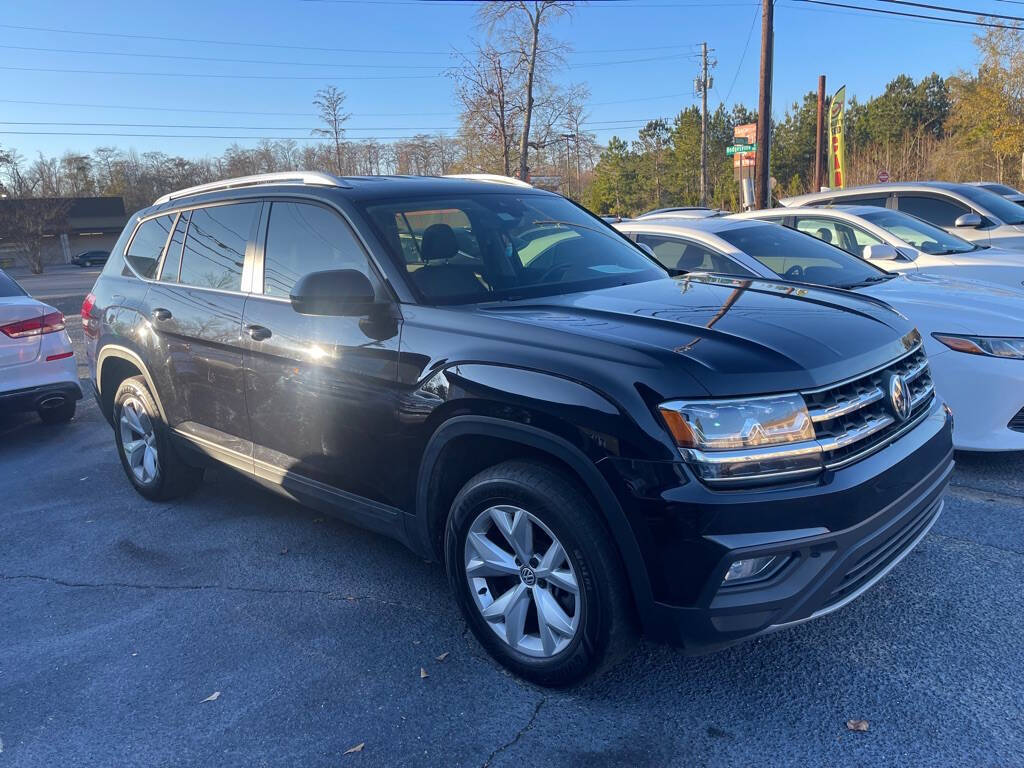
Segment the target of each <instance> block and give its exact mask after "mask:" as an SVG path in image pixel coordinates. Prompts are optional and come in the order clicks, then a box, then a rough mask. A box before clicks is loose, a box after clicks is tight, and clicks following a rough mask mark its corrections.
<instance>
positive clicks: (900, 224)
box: [733, 205, 1024, 288]
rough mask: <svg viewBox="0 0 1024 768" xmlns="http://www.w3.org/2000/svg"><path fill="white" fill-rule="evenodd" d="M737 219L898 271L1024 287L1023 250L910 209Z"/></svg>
mask: <svg viewBox="0 0 1024 768" xmlns="http://www.w3.org/2000/svg"><path fill="white" fill-rule="evenodd" d="M733 218H737V219H742V218H747V219H761V220H762V221H771V222H774V223H776V224H784V225H785V226H787V227H790V228H791V229H795V230H797V231H799V232H803V233H805V234H808V235H812V236H814V237H816V238H818V239H819V240H823V241H824V242H826V243H830V244H831V245H834V246H837V247H839V248H842V249H843V250H844V251H846V252H847V253H851V254H853V255H854V256H859V257H861V258H862V259H867V260H869V261H873V262H875V263H876V264H877V265H878V266H879V267H881V268H882V269H887V270H892V271H894V272H903V273H913V272H923V273H927V274H934V275H941V276H943V277H952V278H956V279H960V280H984V281H985V282H989V283H996V284H998V285H1002V286H1005V287H1007V288H1021V287H1022V286H1024V251H1011V250H1008V249H1005V248H990V247H988V246H984V245H979V244H978V243H971V242H968V241H967V240H964V239H963V238H960V237H957V236H956V235H953V234H950V233H949V232H947V231H946V230H944V229H941V228H939V227H936V226H934V225H932V224H929V223H928V222H927V221H923V220H921V219H919V218H917V217H916V216H911V215H910V214H908V213H903V212H901V211H894V210H892V209H890V208H878V207H876V206H872V205H837V206H833V207H829V208H812V207H806V208H771V209H768V210H764V211H750V212H748V213H738V214H736V215H735V216H734V217H733Z"/></svg>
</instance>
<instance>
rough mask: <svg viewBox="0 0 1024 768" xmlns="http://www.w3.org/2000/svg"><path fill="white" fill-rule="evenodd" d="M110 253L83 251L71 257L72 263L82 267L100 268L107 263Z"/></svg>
mask: <svg viewBox="0 0 1024 768" xmlns="http://www.w3.org/2000/svg"><path fill="white" fill-rule="evenodd" d="M109 256H110V252H109V251H82V252H81V253H77V254H75V255H74V256H72V257H71V263H72V264H77V265H78V266H80V267H98V266H101V265H103V264H106V263H107V257H109Z"/></svg>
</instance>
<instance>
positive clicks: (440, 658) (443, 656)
mask: <svg viewBox="0 0 1024 768" xmlns="http://www.w3.org/2000/svg"><path fill="white" fill-rule="evenodd" d="M435 658H436V659H437V660H438V661H444V660H445V659H447V658H448V651H445V652H444V653H442V654H441V655H440V656H436V657H435Z"/></svg>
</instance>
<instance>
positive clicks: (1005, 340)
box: [932, 333, 1024, 360]
mask: <svg viewBox="0 0 1024 768" xmlns="http://www.w3.org/2000/svg"><path fill="white" fill-rule="evenodd" d="M932 336H934V337H935V338H936V339H937V340H939V341H941V342H942V343H943V344H945V345H946V346H947V347H949V348H950V349H954V350H956V351H957V352H966V353H967V354H969V355H987V356H989V357H1015V358H1017V359H1018V360H1020V359H1024V338H1016V337H1012V336H962V335H959V334H954V333H933V334H932Z"/></svg>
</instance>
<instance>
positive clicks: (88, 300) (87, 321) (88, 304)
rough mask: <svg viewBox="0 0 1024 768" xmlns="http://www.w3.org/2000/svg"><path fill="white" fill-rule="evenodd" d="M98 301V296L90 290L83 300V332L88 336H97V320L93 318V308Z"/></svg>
mask: <svg viewBox="0 0 1024 768" xmlns="http://www.w3.org/2000/svg"><path fill="white" fill-rule="evenodd" d="M95 303H96V297H95V296H94V295H93V294H92V292H90V293H89V294H87V295H86V297H85V299H83V300H82V333H84V334H85V335H86V336H95V335H96V333H95V326H94V325H93V323H94V322H95V321H94V320H93V319H92V308H93V305H94V304H95Z"/></svg>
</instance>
